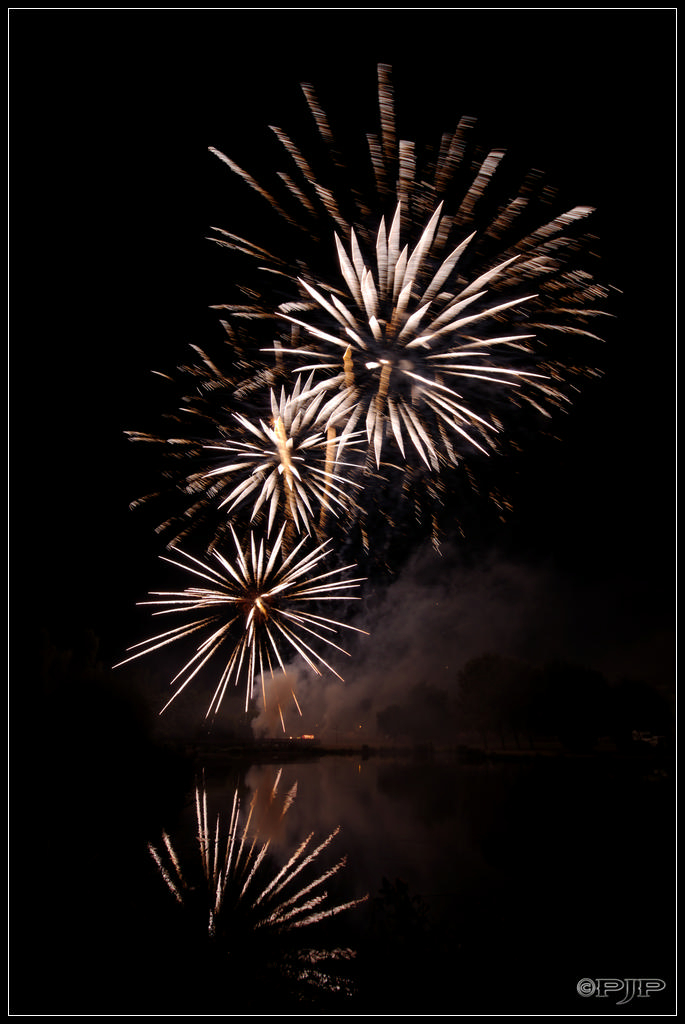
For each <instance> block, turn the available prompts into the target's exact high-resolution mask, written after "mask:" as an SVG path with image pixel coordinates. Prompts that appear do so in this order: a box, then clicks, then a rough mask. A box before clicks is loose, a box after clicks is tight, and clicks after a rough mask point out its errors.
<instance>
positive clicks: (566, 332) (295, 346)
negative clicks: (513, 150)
mask: <svg viewBox="0 0 685 1024" xmlns="http://www.w3.org/2000/svg"><path fill="white" fill-rule="evenodd" d="M303 91H304V94H305V98H306V100H307V104H308V106H309V109H310V111H311V113H312V115H313V117H314V121H315V124H316V127H317V131H318V134H319V136H320V140H323V142H324V143H325V148H326V150H327V151H328V153H329V155H330V157H331V159H330V167H329V172H328V173H329V175H330V180H326V179H325V178H323V177H319V178H317V177H316V176H315V174H314V171H313V169H312V163H311V162H310V161H309V160H308V159H307V158H306V157H305V155H304V154H303V152H302V150H301V149H300V148H299V147H298V146H297V145H296V144H295V142H294V141H293V140H292V139H291V138H290V136H289V135H288V134H287V133H286V132H284V131H282V130H281V129H279V128H274V129H273V131H274V133H275V135H276V137H277V138H278V140H279V142H280V143H281V145H282V146H283V149H284V151H285V153H286V154H287V157H288V159H289V160H290V161H292V163H293V164H294V168H295V173H294V176H291V175H288V174H281V175H280V177H279V182H278V186H279V189H280V191H279V193H278V195H277V193H276V191H275V190H269V189H268V188H266V187H264V186H262V185H260V184H259V183H258V182H257V181H256V180H255V178H254V177H252V176H251V175H250V174H249V173H247V172H246V171H244V170H243V169H242V168H241V167H240V166H238V165H237V164H236V163H235V162H234V161H232V160H231V159H230V158H228V157H226V156H225V155H224V154H223V153H221V152H220V151H219V150H216V149H213V150H212V151H213V152H214V153H215V154H216V155H217V156H218V157H219V158H220V159H221V160H222V161H223V162H224V163H225V164H226V165H227V166H228V167H229V168H230V169H231V170H232V171H233V172H234V173H235V174H237V175H239V176H240V177H241V178H242V179H243V181H245V182H246V183H247V184H248V185H249V186H250V188H252V189H254V190H255V191H257V192H258V193H259V194H260V195H261V196H262V197H263V198H265V199H267V200H268V201H269V203H270V205H271V206H272V208H273V209H275V210H276V212H277V213H279V214H280V216H281V218H282V219H283V220H284V221H285V222H286V223H287V224H288V225H289V228H290V229H291V230H294V231H295V232H299V233H302V232H304V233H305V234H306V235H307V237H308V239H309V238H311V237H313V236H316V238H317V239H318V247H317V249H316V252H315V253H314V255H313V258H312V259H311V260H310V261H309V262H307V261H306V260H305V259H304V258H302V257H300V259H299V260H298V261H297V263H296V264H295V263H294V262H290V261H288V260H287V259H284V258H283V257H281V256H279V255H277V254H275V253H272V252H269V251H267V250H266V249H265V248H264V247H262V246H258V245H256V244H253V243H250V242H249V241H248V240H246V239H244V238H238V237H236V236H235V235H232V234H230V233H228V232H226V231H223V230H219V229H217V237H216V239H215V240H216V241H218V242H219V244H222V245H225V246H228V247H230V248H233V249H237V250H239V251H240V252H242V253H246V254H248V255H250V256H252V257H253V258H254V259H255V260H259V263H260V265H261V266H263V267H265V268H266V269H268V270H271V271H274V272H276V273H277V274H278V280H279V281H280V282H281V286H280V287H281V289H285V288H286V284H285V282H288V281H289V282H290V289H291V295H290V298H286V299H284V300H283V301H272V303H271V304H269V303H265V302H264V301H260V302H258V303H256V304H253V305H249V304H240V305H237V304H224V305H222V306H219V307H216V308H220V309H224V310H226V311H227V312H228V314H229V316H231V317H238V318H252V319H254V320H260V319H264V318H269V317H272V318H274V319H278V318H281V319H284V320H287V321H288V322H289V323H290V325H291V332H290V335H288V334H287V333H286V334H284V335H283V337H282V339H281V340H279V345H278V350H279V354H282V353H283V352H284V351H294V352H295V353H297V354H298V355H299V356H308V357H310V358H311V360H312V365H313V366H315V367H316V369H317V370H319V371H323V372H324V373H326V374H327V375H328V379H327V381H325V382H322V385H321V386H322V387H326V388H329V387H333V386H339V387H341V388H343V389H344V390H345V391H346V393H347V394H349V395H350V396H351V397H353V398H354V403H353V404H351V405H350V421H349V424H351V425H356V423H357V422H362V423H363V424H364V425H365V428H366V433H367V438H368V444H369V451H370V454H371V456H372V457H373V459H374V460H375V462H376V467H377V468H379V467H380V465H381V453H382V451H383V446H384V444H385V443H386V442H387V441H388V440H392V441H393V442H394V444H395V445H396V449H395V450H396V452H397V455H396V457H398V458H402V459H404V460H407V459H408V457H409V455H410V453H413V455H414V456H416V457H418V459H419V460H420V461H422V462H423V463H424V464H425V465H426V467H427V468H428V469H429V470H430V471H433V472H435V471H437V470H439V469H441V468H442V467H443V466H445V465H449V464H451V465H454V464H456V463H458V462H460V461H463V459H464V458H465V457H466V456H468V455H469V454H470V453H475V452H478V453H479V454H483V453H489V452H491V451H493V450H495V449H497V448H500V447H501V443H502V441H506V440H507V438H508V432H509V430H510V423H507V422H506V411H507V409H508V408H509V409H511V407H512V405H513V406H514V407H515V409H516V417H517V418H520V410H521V408H522V407H523V406H524V405H525V406H527V407H529V408H531V407H532V408H534V409H536V410H538V411H539V412H542V413H543V414H544V415H546V416H549V413H550V410H551V409H553V408H555V407H559V406H564V405H565V403H567V402H568V400H569V390H570V391H572V390H573V386H571V388H566V387H565V383H566V381H567V380H570V379H572V378H574V377H576V376H577V375H579V374H584V373H587V374H594V373H595V371H594V369H592V368H591V367H587V366H584V365H582V362H583V360H582V357H581V356H580V353H579V352H578V351H577V349H576V350H573V351H571V352H567V351H564V352H563V353H562V352H561V342H562V341H565V342H568V341H569V340H572V341H574V342H578V340H579V339H580V338H582V337H585V338H591V339H593V340H594V339H596V338H597V335H596V334H595V333H594V331H593V330H591V329H590V328H591V325H592V322H593V319H594V318H596V317H597V316H601V315H606V314H605V313H604V311H603V310H601V309H600V308H598V306H599V304H600V303H601V301H602V300H604V299H605V298H606V296H607V294H608V290H607V289H606V288H604V287H602V286H600V285H598V284H597V283H596V282H595V280H594V277H593V276H592V274H591V273H590V271H589V270H587V269H586V268H585V266H584V263H589V262H590V260H591V258H592V257H591V250H592V247H593V244H594V239H593V237H592V236H591V235H583V234H582V233H581V232H582V225H583V223H584V222H585V221H586V219H587V218H588V217H589V216H590V215H591V214H592V213H593V210H592V208H591V207H588V206H575V207H573V208H571V209H566V208H564V206H562V205H560V204H559V201H558V197H557V195H556V193H555V192H554V190H552V189H550V188H549V187H548V185H547V184H546V183H545V182H544V180H543V178H542V175H541V174H540V173H539V172H536V171H534V172H530V173H528V174H527V175H525V176H524V177H523V180H522V181H520V183H519V184H518V187H517V188H515V189H513V190H512V189H511V185H510V184H509V179H508V177H507V175H506V174H504V175H502V167H503V166H506V160H505V156H506V154H505V152H504V151H503V150H498V149H493V150H490V151H483V152H481V151H480V150H479V149H478V147H477V146H476V145H475V144H474V142H473V134H474V133H473V129H474V127H475V122H474V121H473V119H472V118H462V119H461V120H460V121H459V124H458V126H457V128H456V130H455V131H454V132H453V133H451V134H445V135H443V136H442V138H441V140H440V145H439V147H438V149H437V153H436V152H435V151H431V150H428V151H427V152H426V153H425V154H421V153H420V152H419V150H418V147H417V146H416V145H415V144H414V143H413V142H408V141H406V140H403V139H401V138H399V137H398V132H397V126H396V116H395V107H394V97H393V91H392V84H391V80H390V70H389V68H387V67H386V66H383V65H381V66H380V67H379V110H380V131H379V133H378V134H377V135H369V136H368V143H369V152H370V156H371V164H372V169H373V180H374V191H373V194H372V195H371V196H370V197H369V199H368V200H367V199H364V198H363V197H362V193H361V191H360V190H358V189H355V188H352V189H350V188H349V186H348V187H347V188H344V187H343V188H341V189H340V190H339V191H336V189H335V188H334V187H333V182H334V181H335V180H337V178H339V170H340V160H339V158H338V157H337V146H336V144H335V139H334V136H333V133H332V131H331V128H330V124H329V121H328V118H327V117H326V115H325V113H324V112H323V110H322V108H321V105H320V104H319V102H318V100H317V98H316V95H315V93H314V90H313V89H312V87H311V86H309V85H305V86H303ZM281 193H282V194H281ZM313 224H316V225H317V227H318V231H317V232H314V230H313V227H312V225H313ZM333 241H335V246H333ZM327 250H331V251H334V252H335V257H336V259H337V265H336V266H335V267H334V269H333V270H331V269H329V270H326V269H325V268H327V267H330V264H331V260H330V259H329V256H328V254H327ZM303 314H304V316H303ZM303 331H304V332H305V334H306V336H307V339H308V342H309V344H308V345H307V347H303V346H302V344H301V334H302V332H303ZM550 352H552V353H553V354H550ZM300 369H302V370H305V369H306V367H303V366H301V367H300ZM514 422H516V421H514Z"/></svg>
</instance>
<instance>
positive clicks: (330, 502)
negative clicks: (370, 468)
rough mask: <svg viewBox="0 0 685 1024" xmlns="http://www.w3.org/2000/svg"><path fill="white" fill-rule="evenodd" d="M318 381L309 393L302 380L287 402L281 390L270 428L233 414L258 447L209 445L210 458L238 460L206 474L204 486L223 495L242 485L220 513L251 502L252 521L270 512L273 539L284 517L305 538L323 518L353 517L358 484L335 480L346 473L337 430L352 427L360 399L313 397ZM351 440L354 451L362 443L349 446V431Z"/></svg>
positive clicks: (233, 443) (246, 443)
mask: <svg viewBox="0 0 685 1024" xmlns="http://www.w3.org/2000/svg"><path fill="white" fill-rule="evenodd" d="M312 379H313V374H312V376H310V378H309V380H308V381H307V382H306V384H305V385H304V390H303V386H302V381H301V378H300V377H298V378H297V381H296V384H295V387H294V389H293V392H292V394H291V395H286V394H285V391H284V390H282V391H281V396H280V399H279V400H277V399H276V396H275V394H274V392H273V390H271V392H270V395H271V412H272V424H271V425H268V424H266V423H265V422H264V421H263V420H259V421H258V422H257V423H252V422H250V420H248V419H247V418H246V417H245V416H242V415H241V414H239V413H234V417H235V419H236V421H237V422H238V424H239V425H240V426H241V427H242V428H243V431H244V432H245V433H246V435H248V436H251V437H252V438H253V440H251V441H243V440H232V439H229V440H226V441H224V442H222V443H221V444H216V445H205V448H206V449H207V450H213V451H220V452H226V453H227V454H229V455H231V456H237V459H238V461H236V462H229V463H225V464H222V465H220V466H218V467H217V468H215V469H212V470H211V471H209V472H207V473H205V474H203V479H204V480H212V481H213V482H214V483H215V484H216V485H217V486H218V487H219V488H220V489H221V490H222V491H226V490H228V489H229V487H230V486H231V483H234V482H235V478H236V477H237V478H238V480H239V482H238V483H237V484H236V485H235V486H234V487H233V488H232V489H231V490H229V493H228V494H226V496H225V497H223V499H222V500H221V502H220V504H219V507H220V508H224V507H225V506H228V508H227V515H228V516H231V514H232V513H233V512H234V511H235V510H236V509H237V508H238V507H239V506H241V505H242V504H243V503H244V502H247V501H251V502H252V514H251V517H250V521H253V520H254V519H255V517H256V516H257V515H258V513H259V512H260V510H261V509H262V507H263V506H264V505H267V506H268V509H269V514H268V525H267V530H266V533H267V536H270V534H271V531H272V528H273V524H274V522H275V520H276V517H277V515H278V514H279V513H284V514H285V515H289V517H290V519H291V521H292V523H293V524H294V526H295V528H296V530H297V532H298V533H299V532H301V531H302V530H305V531H306V532H307V533H311V532H312V528H313V527H315V525H316V524H317V523H319V522H320V521H321V520H322V518H323V513H324V510H325V511H326V512H330V513H331V514H332V515H334V516H337V514H338V512H337V508H339V509H346V508H349V507H350V504H351V497H350V487H351V486H353V484H352V482H351V481H350V480H348V479H347V478H346V477H345V476H344V475H342V474H341V473H340V472H336V470H337V469H338V467H342V466H343V465H344V464H343V463H342V462H341V460H340V455H341V451H342V447H343V445H342V444H341V442H340V439H339V438H338V436H337V433H336V427H337V425H338V424H339V423H341V422H343V423H345V422H347V421H348V419H349V413H350V409H351V407H352V406H353V405H354V398H353V396H351V395H348V394H345V393H343V392H340V393H337V394H334V395H333V396H332V397H329V396H326V395H325V393H324V392H323V391H321V390H319V391H318V393H313V392H312ZM326 397H328V400H327V401H325V402H324V398H326ZM322 403H323V404H322ZM350 440H351V441H352V447H354V444H355V443H356V438H355V437H353V438H350V436H349V431H348V432H346V434H345V441H344V443H345V444H346V443H348V442H349V441H350ZM226 481H229V483H228V485H227V484H226ZM357 486H359V485H357Z"/></svg>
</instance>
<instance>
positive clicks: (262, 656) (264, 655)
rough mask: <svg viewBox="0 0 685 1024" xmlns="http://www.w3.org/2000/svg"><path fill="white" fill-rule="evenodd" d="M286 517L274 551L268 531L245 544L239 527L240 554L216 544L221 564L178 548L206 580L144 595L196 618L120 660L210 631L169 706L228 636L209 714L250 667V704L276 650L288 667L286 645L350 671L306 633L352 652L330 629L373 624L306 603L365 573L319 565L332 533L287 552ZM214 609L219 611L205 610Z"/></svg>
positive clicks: (165, 610)
mask: <svg viewBox="0 0 685 1024" xmlns="http://www.w3.org/2000/svg"><path fill="white" fill-rule="evenodd" d="M286 525H287V524H286V523H284V524H283V526H282V527H281V531H280V533H279V535H278V538H277V539H276V541H275V543H274V545H273V547H272V549H271V551H269V550H268V549H267V548H266V547H265V543H264V540H263V539H261V540H260V541H259V544H257V543H256V542H255V538H254V535H252V536H251V538H250V541H249V544H246V545H245V548H243V547H241V545H240V543H239V541H238V538H237V536H236V534H235V532H233V539H234V543H235V557H234V560H233V561H229V560H228V559H227V558H225V557H224V556H223V555H222V554H221V552H219V551H218V550H216V549H215V550H214V552H213V555H214V557H215V559H216V561H217V562H218V566H219V567H218V568H215V567H214V566H212V565H209V564H207V563H206V562H202V561H200V560H199V559H197V558H195V557H193V556H191V555H188V554H186V553H185V552H182V551H178V554H179V555H181V556H183V557H184V558H185V559H186V560H187V564H185V563H183V562H179V561H176V560H175V559H171V558H164V559H163V560H164V561H166V562H169V563H170V564H171V565H174V566H176V567H177V568H180V569H183V570H184V571H186V572H189V573H190V574H191V575H192V576H194V577H197V578H199V579H200V580H202V581H203V584H204V585H202V586H199V587H198V586H195V587H188V588H187V589H186V590H183V591H163V592H157V593H153V595H152V596H153V597H154V598H155V600H152V601H146V602H141V603H142V604H150V605H157V606H160V607H161V611H158V612H155V613H154V614H156V615H165V614H177V613H180V614H188V613H189V614H190V615H192V616H193V619H192V621H191V622H190V623H187V622H186V623H184V624H183V625H181V626H178V627H176V628H174V629H171V630H168V631H167V632H164V633H160V634H157V635H156V636H153V637H151V638H149V639H148V640H147V641H142V642H141V643H138V644H134V645H133V647H131V648H129V650H134V649H135V648H138V647H142V650H139V651H137V652H136V653H135V654H133V655H131V657H129V658H126V659H124V661H122V662H119V665H123V664H126V663H127V662H130V661H132V660H134V659H136V658H138V657H142V656H143V655H145V654H149V653H151V652H152V651H155V650H158V649H159V648H161V647H164V646H166V645H167V644H171V643H174V642H175V641H177V640H179V639H181V638H185V637H188V636H190V635H191V634H192V633H195V632H197V631H198V630H201V631H203V634H204V635H203V638H202V640H201V641H200V643H199V645H198V647H197V649H196V652H195V654H193V655H192V656H191V657H190V659H189V660H188V661H187V662H186V663H185V665H184V666H183V667H182V668H181V669H180V671H179V672H177V673H176V675H175V676H174V678H173V679H172V680H171V685H174V684H177V688H176V690H175V692H174V694H173V696H172V697H171V698H170V699H169V701H168V702H167V703H166V704H165V706H164V708H162V712H164V711H165V710H166V708H168V707H169V705H170V704H171V703H172V701H174V700H175V699H176V698H177V697H178V696H179V694H180V693H181V692H182V691H183V690H184V689H185V688H186V686H188V684H189V683H190V682H191V681H192V680H193V679H194V678H195V676H196V675H197V674H198V673H199V672H200V670H201V669H202V668H203V666H204V665H205V664H206V663H207V662H208V661H209V660H210V659H212V658H213V657H215V656H217V655H218V654H219V653H220V651H221V650H222V648H223V645H224V644H225V643H226V642H227V641H229V642H232V643H233V647H232V649H231V651H230V653H229V655H228V657H227V659H226V661H225V663H224V667H223V670H222V673H221V676H220V679H219V682H218V685H217V686H216V689H215V690H214V694H213V697H212V699H211V701H210V704H209V707H208V709H207V713H206V717H209V716H210V715H215V714H216V713H217V712H218V710H219V708H220V706H221V703H222V701H223V698H224V696H225V693H226V689H227V687H228V685H229V682H230V681H231V679H233V681H234V682H235V683H236V684H237V682H238V680H239V679H240V677H241V674H242V672H243V670H244V671H245V675H246V696H245V708H246V709H247V707H248V705H249V701H250V699H251V697H252V696H253V694H254V691H255V679H256V677H257V676H258V675H261V676H262V678H263V677H264V675H265V673H266V671H267V670H268V671H269V672H270V673H271V675H272V677H273V670H274V666H273V662H272V658H271V655H272V654H273V655H274V657H275V659H276V660H277V662H278V665H279V666H280V667H281V669H282V670H283V672H285V664H284V661H283V656H282V654H281V648H283V649H284V650H286V651H288V652H289V653H291V654H292V653H293V652H295V653H296V654H299V655H300V656H301V657H302V658H303V659H304V660H305V661H306V663H307V664H308V665H309V667H310V668H311V669H312V670H313V671H314V672H315V673H316V674H317V675H321V668H320V667H319V666H323V667H325V668H327V669H328V670H329V671H331V672H333V673H334V674H335V675H337V676H338V678H340V679H342V676H340V675H339V673H338V672H337V671H336V670H335V669H334V668H333V667H332V666H331V665H330V664H329V663H328V662H327V661H326V660H325V658H324V657H323V656H322V655H321V654H320V653H319V652H318V651H317V650H315V649H314V647H312V646H311V644H310V643H309V642H307V640H306V639H305V638H304V635H303V634H306V635H307V636H311V637H314V638H315V640H316V641H317V642H318V644H325V645H328V646H330V647H333V648H334V649H335V650H336V651H339V652H341V653H343V654H346V652H345V651H344V650H343V648H341V647H340V646H338V645H337V644H336V643H334V642H333V641H332V640H331V639H330V637H329V636H326V635H325V634H326V633H337V631H338V630H339V629H348V630H353V631H354V632H357V633H364V632H365V631H364V630H362V629H359V628H357V627H356V626H352V625H349V624H348V623H345V622H340V621H338V620H334V619H330V618H328V617H326V616H322V615H320V614H318V613H317V612H309V611H303V610H299V605H300V604H301V603H306V602H311V603H312V604H314V605H315V606H316V605H318V604H319V602H323V601H325V602H328V601H343V600H353V599H354V598H353V597H352V596H351V595H350V594H349V593H348V591H349V590H351V589H353V588H355V587H357V586H358V584H359V583H360V582H361V579H360V578H356V579H340V578H339V576H340V574H341V573H344V572H346V571H347V570H348V569H349V568H350V566H343V567H341V568H337V569H331V570H329V571H327V572H320V571H319V570H318V568H317V567H318V566H319V564H320V563H321V561H322V560H323V559H324V558H325V557H326V556H327V554H328V551H329V544H330V541H324V543H323V544H320V545H318V547H316V548H314V549H313V550H311V551H309V552H308V553H304V554H302V555H300V551H301V549H302V548H303V546H304V544H305V543H306V542H307V538H306V537H305V538H304V539H303V540H301V541H300V542H299V544H298V545H297V546H296V547H295V548H293V550H292V551H290V553H286V552H285V550H284V548H283V536H284V533H285V529H286ZM298 556H299V557H298ZM206 584H209V586H207V585H206ZM207 610H210V612H211V614H209V615H204V614H203V613H204V612H206V611H207ZM115 667H117V666H115ZM162 712H160V713H162Z"/></svg>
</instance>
